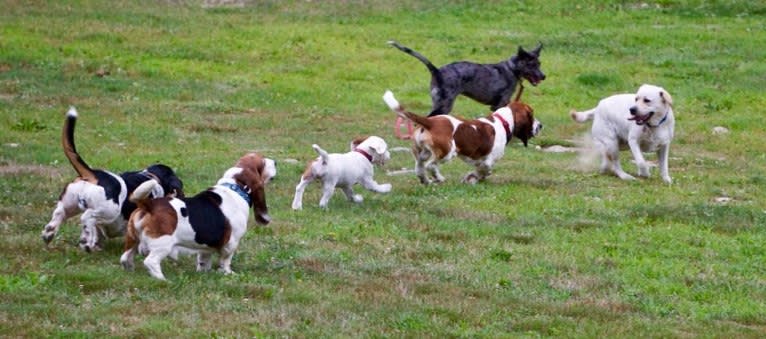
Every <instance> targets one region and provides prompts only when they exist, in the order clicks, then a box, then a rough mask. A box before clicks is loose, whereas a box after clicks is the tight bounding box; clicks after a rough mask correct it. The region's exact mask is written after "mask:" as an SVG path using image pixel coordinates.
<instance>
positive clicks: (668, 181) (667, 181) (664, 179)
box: [662, 175, 673, 185]
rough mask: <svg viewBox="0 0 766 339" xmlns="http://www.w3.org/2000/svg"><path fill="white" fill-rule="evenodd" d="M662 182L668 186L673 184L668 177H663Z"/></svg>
mask: <svg viewBox="0 0 766 339" xmlns="http://www.w3.org/2000/svg"><path fill="white" fill-rule="evenodd" d="M662 181H664V182H665V183H666V184H668V185H670V184H672V183H673V179H670V176H669V175H666V176H663V177H662Z"/></svg>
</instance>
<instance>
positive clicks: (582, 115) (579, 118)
mask: <svg viewBox="0 0 766 339" xmlns="http://www.w3.org/2000/svg"><path fill="white" fill-rule="evenodd" d="M594 115H596V109H595V108H594V109H591V110H587V111H582V112H578V111H576V110H571V111H570V112H569V116H570V117H572V120H574V121H576V122H581V123H582V122H586V121H588V120H593V116H594Z"/></svg>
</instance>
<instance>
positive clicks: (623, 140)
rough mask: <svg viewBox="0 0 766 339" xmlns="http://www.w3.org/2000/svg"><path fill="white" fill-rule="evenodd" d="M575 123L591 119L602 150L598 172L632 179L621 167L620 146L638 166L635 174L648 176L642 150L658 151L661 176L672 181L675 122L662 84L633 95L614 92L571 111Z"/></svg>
mask: <svg viewBox="0 0 766 339" xmlns="http://www.w3.org/2000/svg"><path fill="white" fill-rule="evenodd" d="M570 115H571V116H572V119H574V120H575V121H577V122H585V121H587V120H590V119H593V127H592V128H591V134H592V137H593V141H594V142H595V144H596V147H597V148H598V150H599V152H600V153H601V156H602V160H601V172H602V173H605V172H607V171H611V172H612V173H614V174H615V175H617V176H618V177H620V179H623V180H630V179H635V178H634V177H633V176H632V175H630V174H628V173H625V171H623V170H622V167H621V166H620V159H619V151H620V148H621V147H622V149H624V148H625V145H627V146H628V148H629V149H630V152H631V153H632V154H633V158H634V159H635V161H636V165H637V166H638V175H639V176H641V177H648V176H649V166H648V165H647V163H646V160H645V159H644V155H643V154H642V152H652V151H656V152H657V158H658V160H659V167H660V176H662V180H664V181H665V182H666V183H671V179H670V174H669V173H668V153H669V149H670V142H671V141H672V140H673V129H674V127H675V124H676V121H675V118H674V116H673V99H672V98H671V97H670V94H669V93H668V92H667V91H666V90H665V89H663V88H662V87H658V86H654V85H642V86H641V87H640V88H639V89H638V92H637V93H636V94H617V95H613V96H610V97H608V98H605V99H602V100H601V101H600V102H599V103H598V106H596V108H594V109H591V110H588V111H584V112H576V111H574V110H573V111H572V112H571V113H570Z"/></svg>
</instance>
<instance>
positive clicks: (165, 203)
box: [126, 197, 178, 246]
mask: <svg viewBox="0 0 766 339" xmlns="http://www.w3.org/2000/svg"><path fill="white" fill-rule="evenodd" d="M170 200H171V198H169V197H165V198H158V199H152V200H149V201H147V203H146V205H144V206H143V207H144V210H143V211H142V210H138V212H136V213H133V215H132V216H131V218H130V219H131V221H130V222H131V223H134V222H136V221H138V220H141V224H142V230H143V233H144V234H146V236H148V237H151V238H155V239H156V238H159V237H161V236H163V235H171V234H173V232H175V230H176V225H178V214H176V210H175V209H174V208H173V206H172V205H170ZM134 218H136V221H134ZM126 246H127V244H126Z"/></svg>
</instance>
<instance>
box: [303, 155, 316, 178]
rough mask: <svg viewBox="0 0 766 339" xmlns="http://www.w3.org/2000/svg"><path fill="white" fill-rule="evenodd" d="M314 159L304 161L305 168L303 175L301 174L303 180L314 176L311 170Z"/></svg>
mask: <svg viewBox="0 0 766 339" xmlns="http://www.w3.org/2000/svg"><path fill="white" fill-rule="evenodd" d="M315 161H316V160H310V161H309V162H307V163H306V169H304V170H303V175H301V178H302V179H303V180H308V179H311V178H313V177H314V172H313V171H312V170H311V167H312V166H314V162H315Z"/></svg>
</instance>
